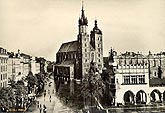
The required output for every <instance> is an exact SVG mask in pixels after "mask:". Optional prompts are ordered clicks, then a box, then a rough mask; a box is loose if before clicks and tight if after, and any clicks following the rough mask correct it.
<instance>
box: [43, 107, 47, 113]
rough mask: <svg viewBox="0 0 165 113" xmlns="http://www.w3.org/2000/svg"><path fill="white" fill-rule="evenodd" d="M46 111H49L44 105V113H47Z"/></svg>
mask: <svg viewBox="0 0 165 113" xmlns="http://www.w3.org/2000/svg"><path fill="white" fill-rule="evenodd" d="M46 111H47V107H46V106H45V105H44V108H43V113H46Z"/></svg>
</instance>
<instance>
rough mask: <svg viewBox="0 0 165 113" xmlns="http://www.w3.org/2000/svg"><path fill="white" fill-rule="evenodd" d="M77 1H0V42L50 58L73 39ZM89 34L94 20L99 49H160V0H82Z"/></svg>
mask: <svg viewBox="0 0 165 113" xmlns="http://www.w3.org/2000/svg"><path fill="white" fill-rule="evenodd" d="M81 7H82V0H0V46H1V47H3V48H5V49H7V50H8V51H13V52H17V50H18V49H20V52H23V53H26V54H29V55H33V56H41V57H45V58H46V59H47V60H52V61H55V54H56V52H57V51H58V49H59V48H60V46H61V44H62V43H64V42H67V41H73V40H76V39H77V34H78V18H79V17H80V15H81ZM84 9H85V15H86V16H87V18H88V33H90V31H91V30H92V28H93V27H94V20H95V19H97V21H98V27H99V28H100V29H101V30H102V32H103V47H104V48H103V53H104V56H108V52H109V50H110V48H111V47H112V48H114V50H116V51H117V52H125V51H134V52H142V53H143V54H147V53H148V51H149V50H150V51H151V52H152V53H156V52H160V51H164V49H165V14H164V12H165V0H84Z"/></svg>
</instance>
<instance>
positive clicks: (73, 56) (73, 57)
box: [57, 53, 77, 62]
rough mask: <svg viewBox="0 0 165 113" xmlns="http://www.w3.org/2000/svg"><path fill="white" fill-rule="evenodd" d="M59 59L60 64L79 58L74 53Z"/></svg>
mask: <svg viewBox="0 0 165 113" xmlns="http://www.w3.org/2000/svg"><path fill="white" fill-rule="evenodd" d="M57 57H58V59H59V62H61V61H63V60H64V59H76V58H77V56H76V54H74V53H72V54H65V55H58V56H57Z"/></svg>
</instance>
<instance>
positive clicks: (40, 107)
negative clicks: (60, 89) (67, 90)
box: [37, 82, 54, 113]
mask: <svg viewBox="0 0 165 113" xmlns="http://www.w3.org/2000/svg"><path fill="white" fill-rule="evenodd" d="M48 86H49V87H50V86H51V82H50V83H49V85H48ZM47 93H48V95H49V101H50V102H51V93H50V89H48V90H44V101H45V97H46V95H47ZM52 93H53V94H54V89H53V90H52ZM37 106H38V109H39V110H40V113H46V112H47V107H46V105H45V104H43V105H42V104H40V103H39V101H38V102H37Z"/></svg>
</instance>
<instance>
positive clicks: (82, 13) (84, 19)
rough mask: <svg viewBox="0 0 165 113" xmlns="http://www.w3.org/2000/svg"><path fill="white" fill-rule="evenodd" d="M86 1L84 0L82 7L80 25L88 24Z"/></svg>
mask: <svg viewBox="0 0 165 113" xmlns="http://www.w3.org/2000/svg"><path fill="white" fill-rule="evenodd" d="M84 12H85V11H84V2H83V1H82V9H81V17H80V18H79V25H88V20H87V17H85V13H84Z"/></svg>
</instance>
